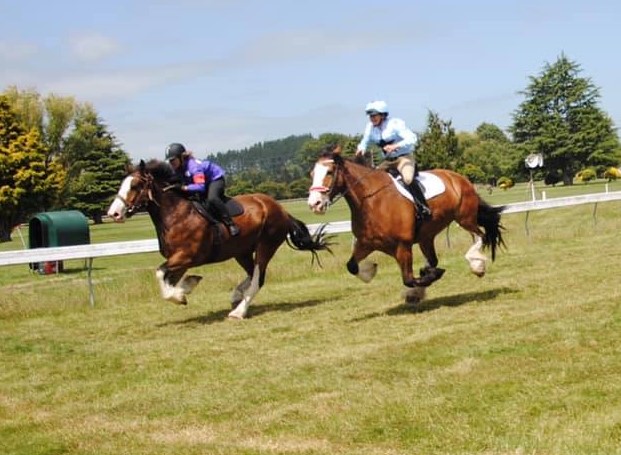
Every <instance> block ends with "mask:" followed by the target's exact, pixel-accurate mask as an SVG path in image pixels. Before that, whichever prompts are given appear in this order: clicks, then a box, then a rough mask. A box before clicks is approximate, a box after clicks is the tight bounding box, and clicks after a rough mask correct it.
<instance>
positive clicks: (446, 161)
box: [414, 111, 462, 171]
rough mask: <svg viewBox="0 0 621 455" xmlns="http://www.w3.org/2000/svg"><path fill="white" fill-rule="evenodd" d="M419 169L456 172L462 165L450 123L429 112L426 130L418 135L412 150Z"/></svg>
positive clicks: (457, 143)
mask: <svg viewBox="0 0 621 455" xmlns="http://www.w3.org/2000/svg"><path fill="white" fill-rule="evenodd" d="M414 153H415V157H416V165H417V166H418V168H419V169H422V170H424V169H434V168H443V169H451V170H454V171H456V170H458V169H459V168H460V167H461V165H462V157H461V150H460V148H459V141H458V140H457V135H456V134H455V129H454V128H453V127H452V125H451V121H450V120H449V121H444V120H442V119H441V118H440V116H439V115H438V114H437V113H435V112H431V111H429V113H428V116H427V129H426V130H425V131H424V132H423V133H422V134H420V135H419V137H418V143H417V144H416V148H415V149H414Z"/></svg>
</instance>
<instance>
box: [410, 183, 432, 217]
mask: <svg viewBox="0 0 621 455" xmlns="http://www.w3.org/2000/svg"><path fill="white" fill-rule="evenodd" d="M410 191H411V192H412V196H414V204H415V205H416V213H417V214H418V216H420V218H421V219H423V220H426V219H428V218H431V209H430V208H429V206H428V205H427V200H426V199H425V195H424V194H423V189H422V188H421V187H420V183H418V180H416V178H414V179H412V183H410Z"/></svg>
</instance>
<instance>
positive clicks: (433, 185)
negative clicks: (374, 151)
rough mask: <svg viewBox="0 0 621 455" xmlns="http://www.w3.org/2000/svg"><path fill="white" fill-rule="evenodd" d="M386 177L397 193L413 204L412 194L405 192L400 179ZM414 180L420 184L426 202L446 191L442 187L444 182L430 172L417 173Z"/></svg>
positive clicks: (444, 187)
mask: <svg viewBox="0 0 621 455" xmlns="http://www.w3.org/2000/svg"><path fill="white" fill-rule="evenodd" d="M388 175H390V177H391V178H392V180H393V183H394V184H395V186H396V187H397V189H398V190H399V193H401V195H402V196H403V197H405V198H407V199H409V200H410V201H412V202H414V198H413V197H412V194H411V193H410V192H409V191H408V190H406V189H405V188H404V187H403V185H402V184H401V179H400V178H399V179H396V178H394V177H393V176H392V175H391V174H388ZM416 180H418V181H419V182H420V183H421V184H422V185H421V186H422V187H423V194H424V195H425V199H427V200H429V199H431V198H433V197H435V196H438V195H439V194H442V193H444V191H445V190H446V186H444V182H443V181H442V179H441V178H440V177H438V176H437V175H435V174H432V173H431V172H424V171H423V172H419V173H418V175H417V176H416Z"/></svg>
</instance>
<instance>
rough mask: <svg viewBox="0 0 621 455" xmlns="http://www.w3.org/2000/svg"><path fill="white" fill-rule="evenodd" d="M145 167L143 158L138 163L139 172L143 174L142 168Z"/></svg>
mask: <svg viewBox="0 0 621 455" xmlns="http://www.w3.org/2000/svg"><path fill="white" fill-rule="evenodd" d="M146 167H147V163H145V162H144V160H140V164H138V169H140V173H141V174H143V173H144V170H145V169H146Z"/></svg>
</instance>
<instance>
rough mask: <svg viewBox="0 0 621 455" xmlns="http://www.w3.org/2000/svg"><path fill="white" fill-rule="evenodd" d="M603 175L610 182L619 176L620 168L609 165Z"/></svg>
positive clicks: (620, 174)
mask: <svg viewBox="0 0 621 455" xmlns="http://www.w3.org/2000/svg"><path fill="white" fill-rule="evenodd" d="M603 177H604V178H605V179H608V181H609V182H612V181H613V180H617V179H618V178H619V177H621V170H620V169H618V168H616V167H609V168H608V169H606V170H605V171H604V175H603Z"/></svg>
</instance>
